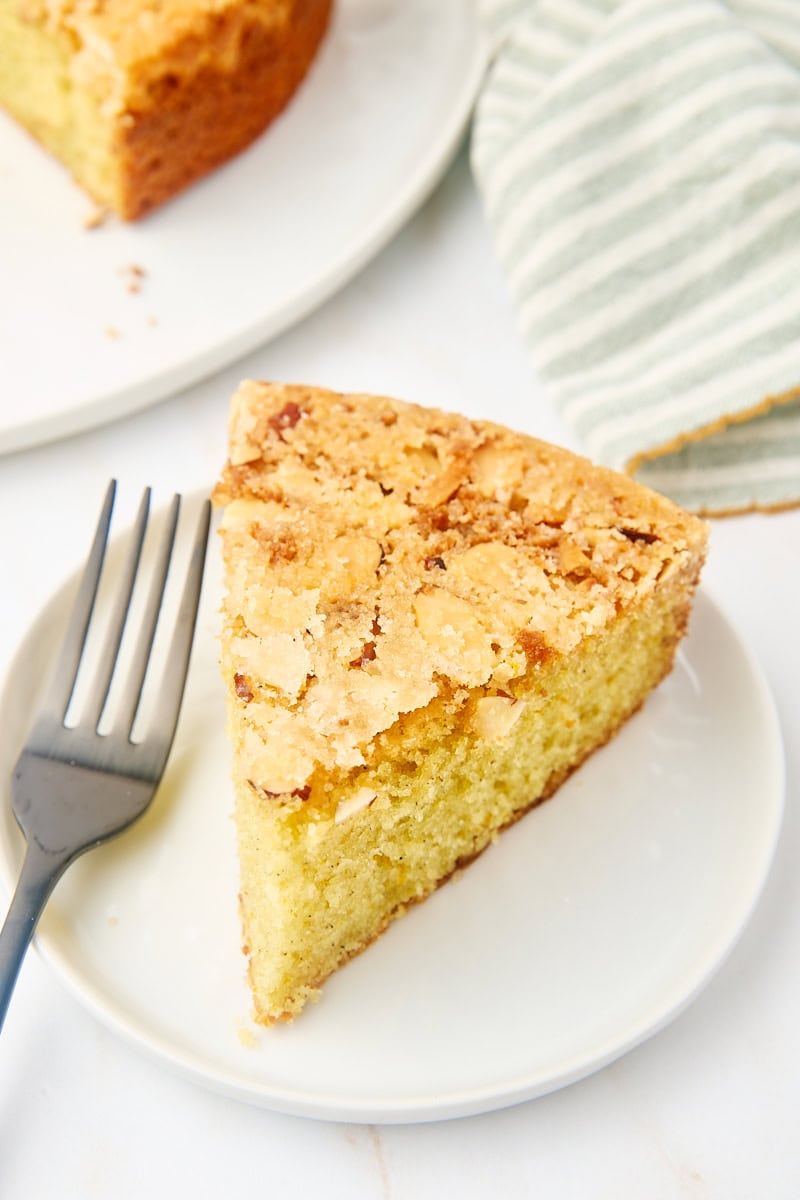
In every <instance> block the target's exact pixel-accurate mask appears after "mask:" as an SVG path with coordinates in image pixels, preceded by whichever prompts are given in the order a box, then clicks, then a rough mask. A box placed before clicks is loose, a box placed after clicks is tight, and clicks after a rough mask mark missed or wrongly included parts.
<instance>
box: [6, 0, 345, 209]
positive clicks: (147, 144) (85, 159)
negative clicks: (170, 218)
mask: <svg viewBox="0 0 800 1200" xmlns="http://www.w3.org/2000/svg"><path fill="white" fill-rule="evenodd" d="M331 5H332V0H0V105H2V106H3V107H5V108H6V109H8V111H9V112H10V113H11V115H12V116H13V117H15V118H16V120H17V121H18V122H20V124H22V125H24V126H25V128H26V129H27V130H28V131H29V132H30V133H31V134H33V136H34V137H35V138H36V139H37V140H38V141H39V142H40V143H41V144H42V145H43V146H44V147H45V148H46V149H47V150H49V151H50V152H51V153H52V154H54V155H55V156H56V157H57V158H59V159H60V160H61V161H62V162H63V164H64V165H65V166H66V167H67V168H68V170H69V171H70V172H71V173H72V175H73V176H74V177H75V179H76V180H77V181H78V183H79V184H80V185H81V186H82V187H83V188H84V189H85V190H86V191H87V192H88V193H89V194H90V195H91V196H92V197H93V198H94V199H95V201H96V202H97V203H98V204H99V205H101V206H103V207H104V208H107V209H110V210H112V211H114V212H116V213H117V214H118V215H119V216H120V217H122V218H123V219H125V220H128V221H131V220H136V219H137V218H139V217H142V216H144V215H145V214H146V213H148V212H150V211H151V210H152V209H154V208H156V207H157V206H158V205H160V204H163V203H164V201H166V200H169V199H170V198H171V197H172V196H174V195H176V193H178V192H179V191H181V190H182V189H183V188H185V187H187V186H188V185H189V184H191V183H193V182H195V180H197V179H199V178H201V176H203V175H205V174H207V173H208V172H209V171H212V170H214V169H215V168H216V167H218V166H220V165H221V164H222V163H224V162H226V161H227V160H228V159H229V158H231V157H232V156H233V155H235V154H237V153H238V152H239V151H240V150H242V149H243V148H244V147H245V146H247V145H249V144H250V143H251V142H252V141H253V140H254V139H255V138H256V137H258V136H259V134H261V133H262V132H263V130H264V129H266V127H267V125H269V123H270V122H271V121H272V120H273V119H274V118H275V117H276V116H277V115H278V114H279V113H280V112H281V110H282V109H283V108H284V107H285V106H286V104H287V103H288V101H289V100H290V98H291V97H292V96H293V94H294V93H295V91H296V90H297V88H298V87H299V86H300V84H301V82H302V80H303V78H304V77H305V75H306V73H307V71H308V69H309V67H310V65H311V63H312V61H313V59H314V57H315V55H316V53H317V50H318V48H319V45H320V43H321V41H322V39H323V37H324V35H325V31H326V29H327V26H328V22H329V20H330V14H331Z"/></svg>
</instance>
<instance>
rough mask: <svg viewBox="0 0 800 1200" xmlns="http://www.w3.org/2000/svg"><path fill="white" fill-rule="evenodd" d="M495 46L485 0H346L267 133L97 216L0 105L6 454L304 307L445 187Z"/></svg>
mask: <svg viewBox="0 0 800 1200" xmlns="http://www.w3.org/2000/svg"><path fill="white" fill-rule="evenodd" d="M484 61H485V60H484V54H483V50H482V47H481V44H480V40H479V33H478V27H477V21H476V18H475V14H474V8H473V0H437V2H436V3H435V4H432V3H430V0H401V2H400V3H398V2H397V0H338V3H337V6H336V10H335V15H334V19H333V23H332V27H331V29H330V32H329V36H328V37H327V39H326V41H325V43H324V44H323V47H322V50H321V52H320V55H319V58H318V59H317V61H316V63H315V64H314V66H313V68H312V71H311V73H310V75H309V76H308V78H307V80H306V82H305V83H304V85H303V87H302V89H301V90H300V92H299V93H298V94H297V95H296V96H295V97H294V99H293V101H292V103H291V105H290V106H289V107H288V109H287V110H286V112H285V113H284V114H283V116H282V117H281V118H280V119H279V120H278V121H277V122H276V123H275V124H274V125H273V126H272V127H271V128H270V129H269V130H268V131H267V133H266V135H265V136H264V137H262V138H261V139H259V140H258V142H256V143H255V145H253V146H252V147H251V148H250V149H249V150H248V151H246V152H245V153H244V154H242V155H240V156H239V157H238V158H236V159H235V160H234V161H233V162H231V163H229V164H228V165H227V166H225V167H223V168H222V169H221V170H219V171H217V172H216V173H215V174H214V175H212V176H210V177H209V178H208V179H206V180H203V181H202V182H201V183H199V184H197V185H196V186H195V187H193V188H191V189H190V190H189V191H187V192H186V193H185V194H184V195H182V196H180V197H179V198H178V199H176V200H175V201H173V202H172V203H171V204H168V205H166V206H165V207H164V208H163V209H161V210H160V211H158V212H157V213H155V214H154V215H153V216H151V217H150V218H148V219H147V220H145V221H143V222H141V223H140V224H138V225H131V226H126V225H123V224H122V223H120V222H118V221H110V222H109V223H108V224H106V225H105V226H104V227H102V228H100V229H95V230H92V231H87V230H86V229H84V228H83V219H84V218H85V216H86V214H87V213H88V211H89V209H90V205H89V202H88V201H87V200H86V198H85V197H84V195H83V193H82V192H80V191H79V189H78V188H77V187H76V186H75V185H74V184H73V183H72V182H71V181H70V179H69V177H68V176H67V174H66V172H65V171H63V169H62V168H61V167H60V166H59V165H58V164H57V163H55V162H54V161H53V160H52V159H51V158H50V157H49V156H48V155H47V154H46V153H44V151H42V150H40V149H39V147H38V146H36V145H35V144H34V143H33V142H32V141H31V140H30V139H29V138H28V137H27V135H26V134H25V133H24V132H22V131H21V130H20V129H18V128H17V127H16V126H15V125H14V124H13V123H12V122H11V121H10V120H9V119H8V118H7V117H5V116H4V115H3V114H2V113H0V263H2V270H1V271H0V358H1V359H2V361H3V375H4V379H5V383H6V386H5V387H4V388H3V392H2V396H0V452H3V451H10V450H14V449H17V448H19V447H21V446H26V445H31V444H34V443H36V442H40V441H44V440H48V439H51V438H56V437H61V436H62V435H64V434H67V433H73V432H75V431H77V430H79V429H83V428H86V427H88V426H90V425H94V424H97V423H100V422H103V421H107V420H110V419H112V418H116V417H119V416H122V415H123V414H124V413H126V412H130V411H132V410H134V409H137V408H140V407H142V406H144V405H147V404H150V403H151V402H153V401H155V400H158V399H161V398H162V397H164V396H165V395H167V394H168V393H170V392H174V391H176V390H177V389H178V388H181V387H184V386H187V385H188V384H190V383H192V382H194V381H195V380H197V379H199V378H201V377H202V376H204V375H207V374H208V373H210V372H211V371H213V370H216V369H217V368H219V367H222V366H224V365H225V364H227V363H229V362H232V361H234V360H235V359H236V358H238V357H240V356H241V355H243V354H244V353H245V352H247V351H248V350H251V349H253V348H254V347H255V346H257V345H259V344H260V343H261V342H263V341H264V340H265V339H266V338H268V337H272V336H274V335H275V334H277V333H278V332H280V331H281V330H283V329H286V328H287V327H288V326H289V325H290V324H291V323H292V322H294V321H296V320H298V319H299V318H300V317H302V316H304V315H305V314H306V313H308V312H309V311H310V310H311V309H312V308H313V307H315V306H316V305H317V304H319V303H320V302H321V301H322V300H324V299H325V298H326V297H327V296H329V295H330V294H331V293H332V292H333V291H334V290H335V289H336V288H337V287H340V286H341V285H342V284H343V283H344V282H345V281H346V280H347V279H349V278H350V277H351V276H352V275H353V274H354V273H355V272H356V271H357V270H358V269H359V268H360V267H362V266H363V265H364V264H365V263H366V262H367V261H368V259H369V258H370V257H371V256H372V255H374V254H375V253H376V252H377V251H378V250H379V249H380V248H381V247H382V246H383V245H384V244H385V243H386V242H387V241H388V239H389V238H390V237H391V236H392V234H394V233H395V232H396V231H397V230H398V229H399V228H400V226H401V225H402V223H403V222H404V221H405V220H406V219H407V218H408V217H409V216H410V214H411V213H412V211H413V210H414V208H415V207H416V206H417V205H418V204H419V203H421V201H422V200H423V198H424V197H425V195H426V193H427V192H428V191H429V190H430V189H431V188H432V186H433V185H434V183H435V182H436V180H437V179H438V177H439V176H440V174H441V173H442V171H443V170H444V168H445V166H446V164H447V162H448V160H449V158H450V156H451V154H452V152H453V151H454V150H455V147H456V145H457V143H458V140H459V137H460V136H461V134H462V132H463V130H464V126H465V124H466V121H467V118H468V116H469V113H470V111H471V107H472V103H473V100H474V97H475V94H476V91H477V88H478V84H479V82H480V78H481V75H482V71H483V65H484ZM132 266H138V267H141V268H142V269H143V270H144V271H145V273H146V274H145V276H144V279H143V281H142V288H141V291H140V292H139V293H131V292H130V291H128V283H129V282H130V281H131V278H132V277H131V274H130V268H131V267H132ZM114 333H116V335H117V336H112V335H113V334H114Z"/></svg>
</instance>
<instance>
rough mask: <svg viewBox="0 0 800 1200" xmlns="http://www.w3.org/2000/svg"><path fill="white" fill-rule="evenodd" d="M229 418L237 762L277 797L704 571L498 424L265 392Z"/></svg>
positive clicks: (668, 537) (697, 551) (670, 517)
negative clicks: (411, 718)
mask: <svg viewBox="0 0 800 1200" xmlns="http://www.w3.org/2000/svg"><path fill="white" fill-rule="evenodd" d="M231 411H232V415H231V424H230V461H229V463H228V465H227V467H226V469H225V472H224V474H223V478H222V480H221V481H220V483H219V485H218V487H217V489H216V491H215V499H216V501H217V503H221V504H226V505H227V512H226V514H225V518H224V521H223V525H222V536H223V546H224V553H225V557H226V562H227V599H226V609H225V630H224V637H223V670H224V672H225V674H226V677H227V678H228V679H229V683H230V686H231V688H232V690H233V691H234V692H235V698H233V699H232V702H233V703H234V705H236V706H237V707H236V709H235V711H236V712H237V714H238V719H237V721H236V725H237V738H238V739H239V744H238V746H237V756H236V757H237V764H238V769H239V770H240V771H241V772H243V773H244V778H251V779H253V780H257V781H258V782H259V784H260V786H261V787H262V789H263V791H264V794H265V797H268V796H270V795H273V796H277V797H279V800H278V801H277V802H279V803H294V804H296V803H297V802H298V800H297V797H298V791H299V790H302V789H304V788H305V787H306V786H307V785H308V784H309V782H310V781H311V779H312V776H313V775H314V772H315V771H316V770H317V769H319V770H321V771H323V772H326V773H328V774H329V775H330V773H334V774H335V773H336V772H340V773H342V772H344V773H346V772H348V771H350V770H352V769H353V768H356V767H359V766H360V765H362V764H363V763H364V761H365V758H364V755H365V751H366V750H367V749H368V747H370V746H371V745H372V743H373V742H374V740H375V738H376V737H377V736H378V735H380V733H381V732H382V731H383V730H386V729H389V728H390V727H392V726H393V725H394V723H395V722H396V721H397V720H398V719H399V718H400V717H401V716H402V715H403V714H404V713H410V712H414V711H417V710H421V709H424V708H425V707H426V706H427V705H428V704H430V703H431V701H432V700H434V698H436V697H437V696H444V695H453V696H454V695H457V694H458V693H459V689H462V690H463V689H474V688H480V689H484V690H485V692H486V695H487V698H489V699H491V700H494V703H495V707H497V708H502V700H503V696H504V694H505V693H506V692H507V691H508V690H509V689H512V690H513V686H514V680H515V679H516V678H518V677H521V676H523V675H525V674H526V673H528V674H529V673H530V672H531V671H535V670H537V669H538V667H540V666H541V665H542V664H544V663H545V662H547V661H548V660H549V659H550V658H551V657H553V656H560V655H566V654H568V653H570V652H571V651H572V650H573V649H574V648H575V647H576V646H577V645H578V644H579V643H580V642H581V641H582V640H583V639H584V638H586V637H589V636H591V635H593V634H595V633H598V632H600V631H601V630H602V629H603V628H605V627H606V626H607V625H608V624H609V623H610V622H612V621H613V620H615V619H616V618H617V617H618V616H619V615H621V614H624V613H626V612H628V611H630V610H631V609H633V608H634V607H636V606H637V605H639V604H640V603H641V602H642V601H643V600H645V599H646V598H647V597H648V596H649V595H651V594H652V593H653V591H654V589H655V587H656V585H657V584H663V583H664V582H665V581H666V580H668V579H669V578H671V577H673V576H674V577H678V576H680V577H681V578H686V577H689V576H691V575H692V574H695V573H696V571H695V570H694V569H693V566H692V564H693V563H694V564H695V565H696V567H697V568H699V564H700V562H701V560H702V557H703V553H704V548H705V540H706V529H705V526H704V525H703V523H702V522H701V521H699V520H697V519H696V518H694V517H691V516H689V515H688V514H686V513H684V512H683V511H682V510H680V509H678V508H677V507H676V506H675V505H673V504H672V503H671V502H670V501H668V500H666V499H664V498H663V497H661V496H658V495H656V494H655V493H653V492H650V491H648V490H647V489H645V488H643V487H641V486H640V485H638V484H636V483H634V482H633V481H631V480H630V479H628V478H626V477H624V476H621V475H619V474H617V473H616V472H612V471H607V470H605V469H603V468H598V467H595V466H593V465H592V464H591V463H589V462H588V461H587V460H586V459H583V458H580V457H578V456H576V455H574V454H570V453H568V452H567V451H564V450H561V449H559V448H557V447H554V446H550V445H548V444H547V443H544V442H540V441H537V440H536V439H533V438H528V437H525V436H523V435H519V434H515V433H512V432H511V431H509V430H507V429H503V428H501V427H500V426H497V425H493V424H491V423H489V422H480V421H469V420H467V419H466V418H464V417H459V416H454V415H452V414H446V413H442V412H439V411H436V410H431V409H423V408H419V407H417V406H415V405H409V404H403V403H400V402H399V401H393V400H389V399H386V398H383V397H365V396H345V395H338V394H336V393H332V392H327V391H323V390H321V389H314V388H304V387H288V386H285V385H276V384H258V383H247V384H244V385H243V386H242V388H241V389H240V390H239V392H238V393H237V396H236V397H235V398H234V402H233V406H232V410H231ZM237 679H238V680H240V681H241V680H244V681H245V682H244V683H242V682H238V683H237V682H234V681H235V680H237ZM243 688H244V689H245V690H246V692H247V693H249V694H251V695H252V699H250V700H246V699H244V698H243V696H242V689H243ZM495 698H497V699H495ZM498 700H499V701H500V703H498ZM495 716H496V714H495Z"/></svg>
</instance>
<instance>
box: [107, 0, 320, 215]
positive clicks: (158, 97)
mask: <svg viewBox="0 0 800 1200" xmlns="http://www.w3.org/2000/svg"><path fill="white" fill-rule="evenodd" d="M332 6H333V0H300V3H298V5H297V11H296V17H295V18H294V19H293V21H292V23H291V25H290V26H289V28H288V29H287V30H286V31H285V32H281V33H278V32H276V31H274V30H266V29H264V27H263V26H262V25H261V24H260V23H259V22H258V21H257V20H255V19H253V18H250V20H248V21H246V22H245V24H244V26H243V30H242V37H241V54H240V56H239V59H238V61H237V64H236V67H235V69H234V70H232V71H231V70H223V69H221V68H220V66H219V65H215V64H213V63H209V64H207V65H205V66H204V67H203V68H201V70H199V71H198V72H197V73H196V74H194V75H192V76H191V77H190V78H188V79H186V80H185V81H183V80H181V81H178V80H177V79H176V77H175V76H174V75H171V74H167V75H165V76H164V77H163V79H162V80H160V81H159V86H158V87H157V88H154V89H153V91H152V97H151V98H152V103H151V104H150V105H149V106H148V107H147V108H141V109H138V110H134V111H129V112H126V113H124V114H122V116H121V117H120V118H119V121H118V125H117V133H116V139H115V140H116V147H115V149H116V154H117V157H118V166H119V173H120V184H119V206H118V211H119V215H120V216H121V217H123V218H124V219H125V220H126V221H132V220H136V219H137V218H139V217H142V216H144V215H145V214H146V213H148V212H150V211H151V210H152V209H154V208H156V207H157V206H158V205H160V204H163V203H164V201H166V200H169V199H171V198H172V197H173V196H175V195H176V194H177V193H178V192H181V191H183V189H184V188H186V187H188V186H189V185H190V184H192V183H194V182H195V181H196V180H198V179H200V178H201V177H202V176H204V175H207V174H208V173H209V172H210V171H213V170H214V169H215V168H216V167H218V166H220V165H221V164H222V163H224V162H226V161H227V160H228V159H230V158H232V157H233V156H234V155H235V154H237V153H239V151H240V150H243V149H244V148H245V147H246V146H247V145H249V144H250V143H251V142H252V141H254V139H255V138H257V137H258V136H259V135H260V134H261V133H263V131H264V130H265V129H266V128H267V126H268V125H269V124H270V123H271V122H272V121H273V120H274V119H275V117H277V116H278V114H279V113H280V112H281V111H282V109H283V108H284V107H285V106H286V104H287V103H288V101H289V100H290V99H291V97H292V95H293V94H294V92H295V91H296V90H297V88H298V87H299V86H300V84H301V83H302V81H303V79H304V77H305V75H306V73H307V71H308V69H309V67H310V66H311V63H312V61H313V59H314V57H315V55H316V53H317V50H318V48H319V45H320V42H321V41H322V38H323V36H324V34H325V31H326V29H327V26H328V22H329V19H330V14H331V9H332Z"/></svg>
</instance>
